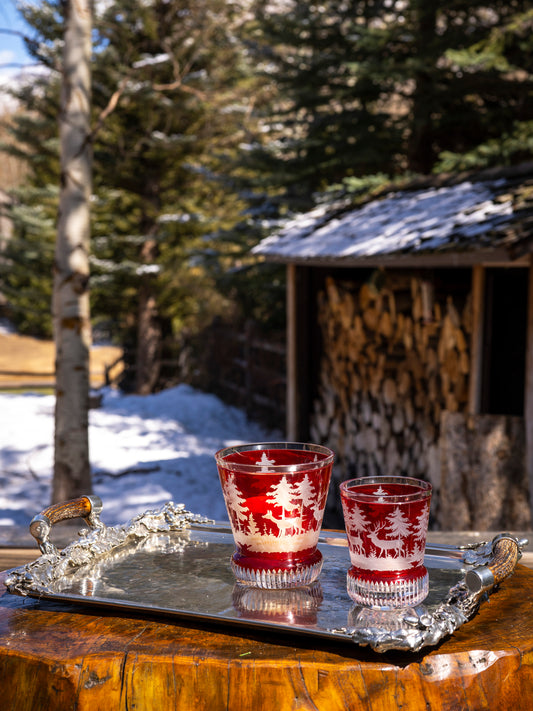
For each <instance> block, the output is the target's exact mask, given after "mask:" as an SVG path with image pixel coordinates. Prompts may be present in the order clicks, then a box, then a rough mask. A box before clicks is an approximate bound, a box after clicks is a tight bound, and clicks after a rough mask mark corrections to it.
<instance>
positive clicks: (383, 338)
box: [311, 273, 472, 513]
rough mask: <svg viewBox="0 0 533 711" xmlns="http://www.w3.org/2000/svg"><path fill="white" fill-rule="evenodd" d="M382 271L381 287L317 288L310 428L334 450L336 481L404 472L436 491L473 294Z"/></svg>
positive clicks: (463, 392) (456, 407)
mask: <svg viewBox="0 0 533 711" xmlns="http://www.w3.org/2000/svg"><path fill="white" fill-rule="evenodd" d="M381 277H382V281H383V283H382V284H380V285H379V287H378V286H376V285H374V284H373V283H372V282H366V283H363V284H360V285H356V284H354V283H353V282H347V283H343V282H339V281H334V280H333V279H332V278H328V279H327V281H326V284H325V289H324V290H323V291H321V292H320V293H319V296H318V300H319V304H318V319H319V324H320V328H321V332H322V338H323V344H324V345H323V349H322V360H321V365H320V377H319V386H318V394H317V397H316V399H315V402H314V405H313V412H312V416H311V437H312V439H313V441H316V442H324V443H327V444H328V445H329V446H330V447H331V448H332V449H333V450H334V451H335V452H336V455H337V465H336V471H335V475H334V476H335V478H336V479H337V480H342V479H346V478H349V477H352V476H371V475H375V474H389V475H393V474H403V475H408V476H414V477H418V478H424V479H428V480H429V481H431V482H432V484H433V485H434V487H435V489H436V490H438V487H439V477H440V461H439V444H438V441H439V427H440V421H441V413H442V412H443V411H449V412H464V411H465V410H466V408H467V404H468V373H469V365H470V363H469V360H470V359H469V343H470V332H471V326H472V323H471V303H470V297H469V295H468V294H467V293H465V294H464V295H463V298H462V300H461V301H462V303H459V304H458V303H455V302H454V299H453V298H452V297H451V296H450V295H442V294H439V295H438V296H437V295H435V293H434V287H433V284H432V283H431V282H430V281H429V280H425V279H424V278H422V277H420V276H417V275H409V274H398V273H390V274H389V273H382V275H381ZM330 498H331V499H332V500H335V499H336V498H337V497H330ZM330 505H333V506H335V505H336V504H335V502H334V501H332V502H331V504H330ZM332 513H334V512H332Z"/></svg>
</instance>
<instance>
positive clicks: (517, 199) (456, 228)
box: [253, 163, 533, 266]
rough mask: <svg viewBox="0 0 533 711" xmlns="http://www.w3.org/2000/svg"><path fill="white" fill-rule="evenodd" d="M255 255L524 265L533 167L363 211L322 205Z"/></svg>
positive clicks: (307, 260)
mask: <svg viewBox="0 0 533 711" xmlns="http://www.w3.org/2000/svg"><path fill="white" fill-rule="evenodd" d="M253 251H254V253H255V254H260V255H264V257H265V258H266V259H268V260H269V261H280V262H287V263H291V262H292V263H300V264H337V265H338V266H352V265H353V266H357V265H360V266H371V265H384V264H388V265H391V264H392V265H396V266H410V265H418V266H439V265H441V266H444V265H457V266H460V265H468V264H476V263H504V264H516V263H522V262H523V261H524V257H525V255H527V254H529V252H530V251H533V164H531V163H530V164H523V165H521V166H516V167H514V168H507V169H500V170H492V171H486V172H485V173H481V174H479V173H478V174H477V175H471V176H468V177H467V176H462V177H461V176H456V177H455V178H436V179H433V180H428V181H426V182H425V183H420V182H418V184H416V185H413V184H412V185H410V186H407V187H405V188H403V189H401V190H395V191H392V190H389V191H388V192H385V193H384V194H383V196H381V197H379V198H376V199H374V200H371V201H370V202H367V203H366V204H364V205H362V206H358V207H354V206H353V205H346V204H344V205H336V206H332V205H319V206H318V207H316V208H314V209H313V210H311V211H310V212H306V213H303V214H301V215H298V216H296V217H295V218H293V219H291V220H289V221H287V222H286V223H285V225H284V226H283V228H282V229H281V230H280V231H278V232H276V233H275V234H273V235H271V236H269V237H267V238H265V239H264V240H262V241H261V242H260V243H259V244H258V245H257V246H256V247H255V248H254V250H253Z"/></svg>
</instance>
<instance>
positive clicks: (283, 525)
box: [264, 511, 302, 538]
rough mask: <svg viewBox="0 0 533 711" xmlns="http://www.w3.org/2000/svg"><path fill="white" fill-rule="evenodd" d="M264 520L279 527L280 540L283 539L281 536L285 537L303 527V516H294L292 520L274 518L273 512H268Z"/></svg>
mask: <svg viewBox="0 0 533 711" xmlns="http://www.w3.org/2000/svg"><path fill="white" fill-rule="evenodd" d="M264 518H266V519H268V520H269V521H272V523H275V524H276V526H277V527H278V538H281V536H283V534H284V533H286V532H287V531H289V530H290V529H293V531H295V532H296V531H297V530H298V529H300V528H301V525H302V520H301V516H293V517H291V518H274V514H273V513H272V511H267V513H266V514H265V515H264Z"/></svg>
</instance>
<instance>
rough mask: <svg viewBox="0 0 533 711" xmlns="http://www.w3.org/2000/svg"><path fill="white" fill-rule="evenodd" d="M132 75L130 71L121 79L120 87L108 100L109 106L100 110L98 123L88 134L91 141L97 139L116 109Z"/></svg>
mask: <svg viewBox="0 0 533 711" xmlns="http://www.w3.org/2000/svg"><path fill="white" fill-rule="evenodd" d="M130 76H131V72H129V73H128V74H127V75H126V76H125V77H123V78H122V79H121V80H120V82H119V84H118V89H117V90H116V91H115V92H114V93H113V94H112V96H111V98H110V99H109V101H108V102H107V106H106V107H105V109H102V111H101V112H100V115H99V116H98V119H97V121H96V125H95V127H94V128H93V130H92V131H91V133H90V135H89V136H88V139H89V140H90V141H91V142H93V141H94V140H95V138H96V136H97V135H98V133H99V131H100V129H101V128H102V126H103V125H104V122H105V120H106V118H107V117H108V116H109V114H110V113H111V112H113V111H114V110H115V109H116V107H117V104H118V102H119V100H120V97H121V96H122V94H123V93H124V90H125V89H126V86H127V84H128V82H129V80H130Z"/></svg>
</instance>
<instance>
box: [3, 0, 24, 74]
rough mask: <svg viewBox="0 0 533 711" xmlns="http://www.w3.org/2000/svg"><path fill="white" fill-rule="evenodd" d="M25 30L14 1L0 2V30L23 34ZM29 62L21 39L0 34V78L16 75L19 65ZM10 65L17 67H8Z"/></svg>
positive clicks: (4, 33) (5, 0) (11, 35)
mask: <svg viewBox="0 0 533 711" xmlns="http://www.w3.org/2000/svg"><path fill="white" fill-rule="evenodd" d="M26 28H27V26H25V25H24V21H23V20H22V18H21V17H20V15H19V14H18V12H17V10H16V0H0V29H1V30H19V31H21V32H23V31H24V30H25V29H26ZM29 61H30V60H29V58H28V55H27V54H26V51H25V48H24V43H23V42H22V39H21V38H20V37H18V36H17V35H13V34H8V33H6V32H0V77H2V78H3V77H5V76H6V75H13V74H16V73H17V72H18V71H19V70H20V65H24V64H26V63H28V62H29ZM11 64H14V65H17V66H8V65H11Z"/></svg>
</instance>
